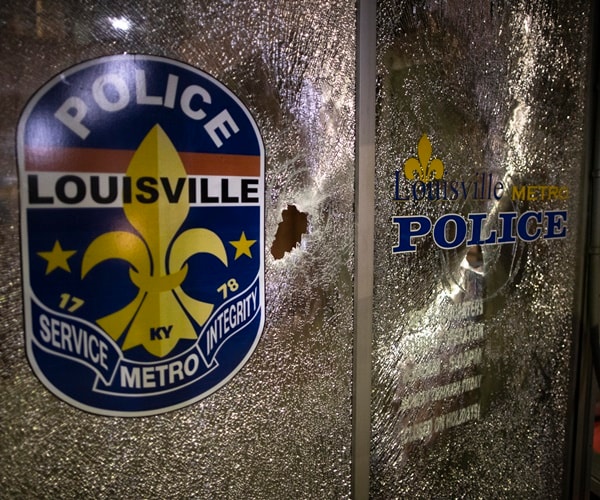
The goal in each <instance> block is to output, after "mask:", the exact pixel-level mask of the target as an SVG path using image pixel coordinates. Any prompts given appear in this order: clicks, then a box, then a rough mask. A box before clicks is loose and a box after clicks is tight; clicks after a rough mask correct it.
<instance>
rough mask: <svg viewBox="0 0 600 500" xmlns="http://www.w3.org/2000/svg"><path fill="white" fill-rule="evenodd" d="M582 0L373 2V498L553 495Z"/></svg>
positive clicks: (574, 270) (562, 400)
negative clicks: (375, 84) (375, 70)
mask: <svg viewBox="0 0 600 500" xmlns="http://www.w3.org/2000/svg"><path fill="white" fill-rule="evenodd" d="M589 9H590V6H589V5H588V4H587V3H586V2H569V3H568V4H567V2H543V1H539V2H538V1H534V2H503V1H489V2H487V1H486V2H477V3H473V2H462V1H450V0H438V1H425V2H403V1H393V0H390V1H382V2H378V13H377V14H378V19H377V29H378V32H377V44H378V45H377V68H378V75H377V77H378V90H377V92H378V94H377V120H378V121H377V127H378V128H377V140H378V143H377V167H376V183H377V186H376V193H377V195H376V214H377V215H376V240H375V262H376V267H375V277H374V281H375V290H374V295H375V299H374V324H373V329H374V352H373V359H374V372H373V401H372V419H373V427H372V441H371V442H372V456H371V491H372V495H373V497H374V498H439V497H445V498H462V497H464V498H477V497H482V498H484V497H488V496H489V495H492V496H494V497H496V498H525V497H530V498H534V497H535V498H555V497H557V496H560V494H561V491H562V488H563V485H564V483H565V470H564V463H565V462H564V461H565V457H566V453H567V445H568V442H567V437H568V436H567V434H566V433H567V429H566V422H567V415H568V411H569V407H568V391H569V384H570V378H569V377H570V375H569V374H570V370H571V362H572V360H571V347H572V342H573V339H574V336H575V335H576V334H577V331H576V330H574V325H576V324H577V320H576V318H577V315H578V311H577V310H576V307H578V306H577V304H576V302H575V297H576V295H577V293H578V287H579V286H580V281H579V280H580V275H579V274H578V273H579V271H580V270H581V268H580V267H579V266H580V263H581V259H582V252H581V250H580V249H581V244H580V242H581V238H582V236H583V235H582V233H581V227H582V221H581V219H582V209H581V207H582V196H581V193H582V172H583V166H584V144H583V139H584V134H583V126H584V103H585V95H586V81H587V61H586V58H587V54H588V52H587V50H588V46H587V44H588V40H589V31H588V28H589V27H588V26H586V23H587V22H589V21H587V20H589V19H590V13H589Z"/></svg>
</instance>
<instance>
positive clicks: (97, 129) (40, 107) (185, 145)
mask: <svg viewBox="0 0 600 500" xmlns="http://www.w3.org/2000/svg"><path fill="white" fill-rule="evenodd" d="M135 68H139V69H143V70H145V71H146V75H147V78H146V80H147V82H146V85H147V89H146V93H147V95H149V96H155V95H160V94H161V92H163V94H164V91H165V87H166V84H167V79H168V76H169V74H174V75H177V76H178V77H179V84H178V93H177V99H176V103H179V101H180V96H181V92H182V91H183V89H184V88H185V87H187V86H189V85H200V86H201V87H203V88H205V89H206V90H207V91H208V92H209V93H210V95H211V98H212V102H211V103H210V104H206V103H204V102H202V101H201V98H200V97H199V96H196V97H194V98H193V99H192V102H191V106H192V108H193V109H197V108H202V109H203V110H205V112H206V113H207V116H206V118H205V119H203V120H198V121H196V120H192V119H190V118H188V117H187V116H186V115H185V114H184V113H183V111H182V110H181V108H180V107H179V105H178V104H176V106H175V108H174V109H169V108H166V107H164V106H157V105H138V104H136V91H135ZM71 71H74V69H71V70H67V71H66V74H67V76H66V77H64V78H62V79H60V81H59V82H58V83H57V84H56V85H54V86H52V87H51V88H48V89H47V92H46V94H45V95H44V96H43V98H42V99H40V100H39V101H38V102H37V104H36V106H35V108H34V109H33V110H32V112H31V114H30V116H29V117H28V119H27V123H26V127H25V134H24V135H25V137H24V140H25V144H26V145H27V146H29V147H51V146H60V147H83V148H110V149H129V150H135V149H137V147H138V146H139V145H140V143H141V142H142V140H143V139H144V137H146V135H147V134H148V132H149V131H150V129H152V127H153V126H154V125H156V124H157V123H158V124H159V125H160V126H161V127H162V129H163V130H164V131H165V132H166V134H167V135H168V136H169V139H171V141H172V142H173V144H174V145H175V148H176V149H177V151H179V152H195V153H198V152H202V153H219V154H243V155H256V156H258V155H260V153H261V147H260V142H259V140H258V138H257V136H256V133H255V129H254V127H253V124H252V122H251V119H250V118H249V116H248V115H247V113H246V111H245V110H244V109H243V108H241V107H240V106H239V104H238V101H236V100H235V99H234V98H233V97H231V95H229V93H228V92H226V91H225V90H224V89H223V87H221V86H220V85H217V84H216V83H214V82H213V81H212V80H210V79H208V78H204V77H203V76H201V75H199V74H198V73H196V72H194V71H191V70H189V69H186V68H185V67H180V66H176V65H173V64H169V63H165V62H163V61H157V60H146V59H143V57H142V56H121V58H111V59H109V60H107V61H104V62H100V63H98V64H96V65H93V66H89V67H87V68H84V69H82V70H79V71H74V72H71ZM106 73H115V74H118V75H119V76H121V77H122V78H123V79H124V80H125V81H126V82H127V83H128V88H129V95H130V100H129V104H128V105H127V106H126V107H125V108H123V109H122V110H120V111H114V112H107V111H104V110H102V109H101V108H100V107H99V106H98V105H97V104H96V103H95V101H94V99H93V97H92V90H91V89H92V84H93V83H94V81H95V80H96V78H98V77H99V76H101V75H103V74H106ZM107 89H110V86H108V87H107ZM71 96H77V97H80V98H81V99H83V101H84V102H85V103H86V104H87V105H88V112H87V115H86V116H85V118H84V119H83V120H82V123H83V124H84V125H86V126H87V127H88V128H89V129H90V134H89V135H88V137H87V138H86V139H85V140H84V139H81V138H80V137H79V136H78V135H76V134H75V133H73V132H72V131H71V130H70V129H68V128H67V127H66V126H63V125H62V124H61V123H60V122H59V121H58V120H57V119H56V118H54V113H55V112H56V110H57V109H58V108H59V107H60V106H61V105H62V103H63V102H65V100H66V99H68V98H69V97H71ZM114 100H115V101H116V100H117V97H116V96H115V97H114ZM223 109H227V110H228V111H229V113H230V115H231V116H232V118H233V120H234V121H235V123H236V124H237V125H238V127H239V129H240V130H239V132H237V133H236V134H235V135H232V137H233V140H231V139H230V140H226V141H223V145H222V146H221V147H217V146H216V145H215V144H214V143H213V141H212V140H211V139H210V138H209V136H208V134H207V132H206V131H205V129H204V124H205V123H206V122H207V121H209V120H210V119H211V118H212V117H214V116H215V115H217V114H218V113H219V112H221V111H222V110H223ZM219 134H220V133H219Z"/></svg>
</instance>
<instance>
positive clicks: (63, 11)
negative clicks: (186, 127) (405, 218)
mask: <svg viewBox="0 0 600 500" xmlns="http://www.w3.org/2000/svg"><path fill="white" fill-rule="evenodd" d="M355 18H356V16H355V11H354V2H351V1H348V0H331V1H325V2H323V1H320V2H277V3H272V2H269V3H265V2H254V1H247V2H230V1H226V0H223V1H195V0H186V1H182V2H163V1H154V0H151V1H146V0H140V1H132V2H115V1H108V2H97V1H84V2H72V1H68V0H59V1H52V2H50V1H46V0H29V1H22V2H21V1H19V2H17V1H9V2H3V3H2V5H1V6H0V29H1V30H2V33H3V36H2V40H3V42H2V44H1V48H0V61H1V62H2V65H3V67H4V68H5V69H7V70H6V71H3V72H2V75H1V76H0V96H1V102H2V114H1V116H0V134H1V144H0V147H1V148H2V163H1V164H0V180H1V192H0V196H1V198H0V208H1V212H0V213H1V215H0V223H1V228H2V232H1V234H2V238H1V240H0V249H1V256H2V259H3V270H4V272H3V274H2V278H0V290H1V293H0V300H1V301H2V327H1V330H0V359H1V363H0V375H1V376H0V436H1V437H2V446H1V450H2V451H1V452H0V469H1V470H2V473H1V474H0V478H1V479H0V490H2V492H3V493H4V495H6V496H8V497H36V498H37V497H39V498H44V497H48V498H57V497H77V498H83V497H89V498H102V497H106V498H109V497H130V498H136V497H137V498H142V497H155V498H167V497H170V498H172V497H178V498H191V497H201V498H311V497H312V498H315V497H323V498H342V497H347V496H349V491H350V447H349V443H350V442H351V374H352V336H353V333H352V332H353V322H352V297H353V270H352V261H353V238H354V227H353V197H354V185H353V182H354V95H355V90H354V85H355V79H354V54H355V23H356V19H355ZM123 53H128V54H132V53H133V54H136V53H140V54H150V55H157V56H164V57H169V58H171V59H176V60H180V61H182V62H184V63H186V64H189V65H191V66H194V67H196V68H199V69H201V70H203V71H205V72H206V73H208V74H210V75H212V76H213V77H214V78H216V79H217V80H219V81H220V82H222V83H223V84H224V85H226V86H227V87H228V88H229V89H230V90H231V91H232V92H233V94H235V95H236V96H237V97H238V98H239V99H240V100H241V101H242V102H243V104H244V105H245V106H247V107H248V109H249V110H250V112H251V113H252V115H253V117H254V119H255V120H256V122H257V124H258V128H259V130H260V132H261V135H262V139H263V142H264V147H265V152H266V175H265V186H266V190H265V223H264V224H265V234H264V241H265V283H266V318H265V328H264V331H263V334H262V338H261V340H260V342H259V344H258V347H257V349H256V351H255V352H254V353H253V355H252V357H251V358H250V359H249V361H248V363H247V364H246V365H245V366H244V368H243V369H242V370H241V371H240V372H239V373H238V374H237V375H236V376H235V377H234V378H233V379H232V380H231V381H230V382H229V383H227V384H226V385H225V386H224V387H222V388H220V389H219V390H218V391H217V392H215V393H214V394H212V395H210V396H208V397H207V398H206V399H204V400H203V401H201V402H198V403H195V404H192V405H190V406H187V407H186V408H183V409H180V410H176V411H171V412H168V413H164V414H161V415H156V416H151V417H138V418H118V417H100V416H96V415H92V414H88V413H86V412H83V411H81V410H79V409H76V408H74V407H72V406H70V405H69V404H67V403H65V402H63V401H61V400H59V399H58V398H56V397H55V396H53V395H52V394H51V393H50V392H49V391H48V390H47V389H46V388H44V387H43V385H42V384H41V383H40V382H39V381H38V380H37V378H36V377H35V375H34V373H33V371H32V369H31V368H30V366H29V364H28V362H27V360H26V356H25V347H24V332H23V328H24V326H23V312H22V286H21V279H22V278H21V266H20V257H19V222H18V221H19V219H18V213H17V212H18V198H17V196H18V193H17V178H16V171H17V170H16V158H15V151H14V150H15V146H14V145H15V137H16V124H17V122H18V119H19V113H20V112H21V110H22V109H23V108H24V106H25V105H26V103H27V100H28V99H29V98H30V96H31V95H33V94H34V92H35V91H36V90H37V89H38V88H40V87H41V86H42V85H43V84H44V83H45V82H47V81H48V80H49V79H50V78H52V77H54V75H57V74H59V73H61V72H62V71H64V70H65V69H67V68H69V67H71V66H73V65H75V64H78V63H80V62H82V61H85V60H89V59H91V58H95V57H100V56H105V55H113V54H123ZM148 92H149V93H150V91H148ZM193 102H194V101H192V103H193Z"/></svg>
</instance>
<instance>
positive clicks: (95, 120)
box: [19, 56, 264, 415]
mask: <svg viewBox="0 0 600 500" xmlns="http://www.w3.org/2000/svg"><path fill="white" fill-rule="evenodd" d="M134 66H135V67H138V68H142V69H145V70H146V73H147V75H149V76H150V78H148V79H147V85H148V88H147V94H148V95H156V94H159V93H160V89H161V88H162V89H163V90H164V85H165V83H166V81H167V78H168V75H169V74H176V75H177V76H179V91H178V96H179V95H180V94H181V91H182V89H183V88H184V87H185V86H187V85H190V84H194V85H200V86H202V87H203V88H205V89H206V90H207V91H208V92H209V93H210V94H211V97H212V103H211V105H205V104H202V103H200V102H198V101H192V105H193V106H200V105H202V106H203V109H205V110H206V112H207V114H208V116H207V118H206V120H203V121H194V120H191V119H189V118H188V117H186V115H185V114H184V113H183V112H182V111H181V110H180V109H179V108H178V107H176V108H175V109H169V108H165V107H162V106H151V105H136V104H135V90H134V88H135V84H134V79H133V75H134ZM106 72H111V73H119V74H121V75H124V76H126V77H127V79H129V80H130V85H129V90H130V94H131V97H132V99H131V101H130V103H129V105H128V106H127V107H126V108H125V109H123V110H121V111H117V112H114V113H107V112H105V111H102V110H100V109H99V108H98V107H97V106H94V104H93V100H92V98H91V90H90V89H91V85H92V83H93V81H94V80H95V79H96V78H97V77H98V76H99V75H101V74H103V73H106ZM127 75H129V76H127ZM161 86H162V87H161ZM74 95H75V96H80V97H81V98H82V99H84V101H86V102H88V103H90V109H89V112H88V115H87V116H86V118H85V119H84V124H85V125H86V126H87V127H88V128H89V129H90V130H91V132H90V134H89V136H88V138H87V139H86V140H85V141H84V140H82V139H81V138H79V137H78V136H77V135H76V134H74V133H72V132H71V131H69V129H67V128H66V127H64V126H62V125H61V124H60V123H59V122H58V121H57V120H56V119H55V118H54V116H53V114H54V112H55V111H56V110H57V109H58V107H59V106H60V105H61V104H62V103H63V102H64V100H65V99H67V98H68V97H71V96H74ZM223 109H227V110H228V111H229V113H230V114H231V115H232V117H233V119H234V120H235V121H236V123H237V124H238V126H239V128H240V131H239V132H238V133H237V134H233V135H232V136H231V138H230V139H228V140H225V141H224V145H223V147H221V148H217V147H216V146H215V145H214V144H213V142H212V141H211V140H210V139H209V138H208V134H207V133H206V132H205V131H204V128H203V124H204V123H205V122H206V121H207V120H209V119H210V118H212V116H214V115H216V114H217V113H218V112H220V111H221V110H223ZM22 120H24V123H22V124H21V126H20V131H21V132H20V136H19V142H20V145H21V146H20V147H23V146H24V147H48V146H51V147H56V148H61V147H84V148H97V149H130V150H135V149H137V147H138V146H139V144H140V143H141V141H142V140H143V138H144V137H145V136H146V134H147V133H148V131H149V130H150V129H151V128H152V127H154V125H156V124H160V126H161V127H162V128H163V130H164V131H165V132H166V133H167V135H168V136H169V139H170V140H171V141H172V142H173V144H174V145H175V147H176V149H177V150H178V151H180V152H201V153H220V154H242V155H256V156H260V155H262V154H263V147H262V142H261V139H260V136H259V135H258V129H257V128H256V125H255V124H254V122H253V120H252V118H251V116H250V115H249V114H248V112H247V111H246V110H245V109H244V108H243V107H240V104H239V102H238V101H237V100H236V99H235V98H234V97H232V96H231V95H230V94H229V91H227V90H226V89H224V87H221V86H220V85H219V84H217V83H215V82H214V81H213V80H211V79H210V78H208V77H205V76H204V75H203V74H201V73H198V72H197V71H195V70H193V69H188V67H182V66H181V65H180V63H174V64H172V62H171V61H169V60H166V59H156V58H150V59H145V56H115V57H111V58H103V59H99V60H96V61H88V62H87V63H83V64H82V65H79V66H76V67H74V68H71V69H69V70H67V71H66V72H65V73H63V74H62V75H59V76H58V77H55V79H54V80H51V81H50V82H49V83H48V84H47V85H46V86H45V87H43V88H42V89H41V90H40V91H38V94H36V95H34V97H33V98H32V101H31V102H30V104H29V107H28V109H26V112H25V113H24V115H23V117H22ZM20 168H21V169H23V168H24V166H23V165H22V164H21V165H20ZM57 171H60V165H57ZM21 175H24V173H23V172H22V171H21ZM113 175H114V174H113ZM261 175H262V171H261ZM261 199H262V194H261ZM22 200H26V193H23V194H22ZM23 203H24V205H23V206H24V210H25V218H24V221H26V226H27V227H26V238H23V243H22V244H23V245H26V246H27V249H28V256H29V258H28V262H26V263H24V264H25V265H27V266H28V267H29V270H28V272H27V273H26V276H28V278H29V287H30V289H28V286H27V284H26V285H25V287H24V293H25V300H30V299H28V294H34V295H35V296H36V297H37V298H38V299H39V300H40V301H41V302H42V303H43V304H44V305H45V306H46V307H48V308H50V309H52V310H55V311H59V312H61V313H64V311H63V310H61V309H59V308H58V304H59V302H60V295H61V294H63V293H68V294H70V295H72V296H76V297H79V298H81V299H83V300H84V301H85V303H84V305H83V306H82V307H81V308H80V309H78V310H77V311H75V312H74V313H72V314H73V315H74V316H76V317H78V318H83V319H86V320H88V321H90V322H92V323H95V321H96V320H97V319H98V318H100V317H102V316H104V315H106V314H109V313H111V312H115V311H116V310H118V309H121V308H122V307H123V306H125V305H127V304H128V303H129V302H130V301H131V300H133V299H134V298H135V296H136V295H137V292H138V290H137V288H136V287H135V286H134V285H133V284H132V283H131V280H130V278H129V264H128V263H127V262H125V261H123V260H119V259H110V260H107V261H104V262H102V263H101V264H98V265H97V266H96V267H95V268H93V269H92V270H91V271H90V272H89V273H88V275H87V276H86V277H85V278H84V279H81V259H82V257H83V252H84V251H85V249H86V248H87V246H88V245H89V244H90V243H91V241H92V240H93V239H94V238H96V237H97V236H99V235H100V234H102V233H105V232H110V231H116V230H127V231H133V228H132V227H131V226H130V224H129V222H128V220H127V219H126V218H125V216H124V213H123V210H122V209H121V208H111V207H99V208H77V207H76V206H75V207H64V208H38V207H33V208H31V207H28V206H27V205H26V202H23ZM262 218H263V208H262V206H227V207H221V206H211V207H204V206H199V207H190V211H189V214H188V217H187V219H186V220H185V222H184V224H183V226H182V227H181V228H180V232H183V231H185V230H186V229H190V228H195V227H200V228H207V229H210V230H212V231H214V232H215V233H217V234H218V235H219V236H220V237H221V239H222V241H223V243H224V245H225V248H226V249H227V253H228V257H229V266H227V267H226V266H224V265H223V264H222V263H221V262H220V261H219V260H218V259H217V258H216V257H214V256H211V255H208V254H198V255H194V256H192V257H191V258H190V259H189V261H188V265H189V271H188V276H187V278H186V280H185V281H184V283H183V284H182V288H183V289H184V290H185V291H186V293H188V294H189V295H190V296H192V297H194V298H196V299H198V300H204V301H207V302H210V303H214V305H215V310H216V309H217V308H218V306H219V304H220V303H221V302H222V301H223V296H222V294H221V293H220V292H218V291H217V289H218V287H219V286H221V285H222V284H223V283H225V282H226V281H227V280H228V279H230V278H235V279H236V280H237V281H238V283H239V285H240V288H239V290H240V291H241V290H244V289H245V288H246V287H248V286H249V285H250V284H251V283H252V282H253V280H254V279H255V278H256V277H257V276H258V275H260V273H261V272H262V269H263V267H262V258H263V251H262V249H263V245H264V241H263V234H262V227H263V221H262ZM242 231H244V232H245V235H246V238H247V239H249V240H256V243H255V244H254V245H253V246H252V247H251V252H252V256H253V257H252V259H250V258H248V257H247V256H245V255H242V256H240V257H239V258H238V259H237V260H235V259H234V256H235V248H234V247H233V246H232V245H230V244H229V242H230V241H237V240H239V239H240V236H241V233H242ZM55 241H59V242H60V244H61V246H62V248H63V249H64V250H76V253H75V254H74V255H73V256H72V257H71V258H69V260H68V262H69V265H70V268H71V272H67V271H65V270H63V269H55V270H54V271H52V272H51V273H49V274H48V275H46V265H47V262H46V260H44V259H43V258H41V257H40V256H39V255H38V253H37V252H40V251H50V250H51V249H52V247H53V246H54V243H55ZM262 279H263V277H262V275H261V276H260V281H261V286H260V287H259V289H260V290H261V294H262V293H264V291H263V289H264V287H263V285H262ZM259 300H260V302H261V304H262V303H264V298H263V297H260V299H259ZM30 302H31V304H32V305H31V309H32V317H31V318H30V319H29V321H28V325H29V328H36V327H37V325H38V324H39V319H38V313H39V311H37V309H38V308H37V306H36V305H35V303H33V301H30ZM263 317H264V310H260V311H259V314H258V315H257V316H256V318H255V319H254V320H253V321H252V323H251V324H248V326H247V327H246V328H245V329H244V330H243V331H241V332H239V333H238V334H236V335H234V336H233V337H232V338H231V339H230V340H228V341H227V342H226V343H225V344H224V345H223V346H222V347H221V349H220V351H219V353H218V356H217V362H218V363H219V367H218V368H217V369H216V370H214V371H212V372H211V373H210V374H208V375H207V376H206V377H205V378H203V379H201V380H199V381H197V382H195V383H193V384H190V385H188V386H185V387H181V388H179V389H177V390H174V391H171V392H169V393H164V394H160V395H156V396H143V397H129V398H128V397H123V396H115V395H107V394H102V393H99V392H94V391H92V387H93V386H94V382H95V375H94V373H93V372H92V371H91V370H90V369H89V368H88V367H86V366H84V365H82V364H80V363H77V362H75V361H72V360H69V359H66V358H62V357H59V356H55V355H52V354H48V353H46V352H44V351H43V350H41V349H39V348H38V347H36V345H35V344H33V343H32V342H31V343H28V346H30V347H29V350H28V356H29V358H30V360H31V361H32V364H33V366H34V369H35V371H36V373H37V374H38V375H39V376H40V377H41V378H42V380H43V381H44V383H45V384H46V385H48V386H49V388H50V389H51V390H52V392H54V393H55V394H57V395H58V396H59V397H61V398H63V399H66V400H67V401H69V402H71V403H73V404H75V405H76V406H78V407H80V408H83V409H86V410H89V411H93V412H95V413H101V414H113V415H115V414H116V415H136V414H137V415H140V414H153V413H160V412H162V411H166V410H168V409H171V408H173V407H178V406H184V405H185V404H187V403H188V402H190V401H195V400H198V399H201V398H202V397H204V396H205V395H207V394H210V393H211V392H213V391H214V390H215V389H216V388H218V387H220V386H221V385H222V384H223V383H224V382H226V381H227V380H228V379H229V378H230V377H231V376H233V375H234V374H235V373H236V372H237V371H238V370H239V369H240V368H241V366H242V365H243V363H244V361H245V360H246V359H247V358H248V356H249V355H250V353H251V350H252V349H253V348H254V347H255V346H256V342H257V339H258V338H259V337H260V335H261V333H262V331H261V330H262V324H263ZM199 331H200V328H198V333H199ZM28 335H30V334H28ZM192 345H193V342H192V341H187V340H182V341H180V342H179V343H178V344H177V346H176V348H175V349H174V350H173V351H172V352H171V353H170V354H169V356H168V357H167V358H165V359H164V360H165V361H168V358H170V357H171V356H174V355H177V354H178V353H181V352H182V351H185V350H186V349H188V348H189V347H190V346H192ZM124 356H126V357H127V358H128V359H132V360H134V361H136V362H149V361H153V362H156V361H157V358H154V357H153V356H151V355H149V354H148V353H147V352H146V351H145V349H143V347H141V346H139V347H136V348H134V349H130V350H128V351H125V352H124ZM63 395H64V396H66V398H64V397H63Z"/></svg>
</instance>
